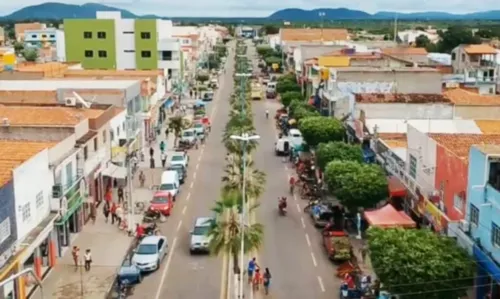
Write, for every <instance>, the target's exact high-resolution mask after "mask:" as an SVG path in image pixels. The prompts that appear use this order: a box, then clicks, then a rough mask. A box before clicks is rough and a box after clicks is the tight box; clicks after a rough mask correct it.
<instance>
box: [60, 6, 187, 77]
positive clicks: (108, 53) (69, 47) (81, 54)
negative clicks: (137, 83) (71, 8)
mask: <svg viewBox="0 0 500 299" xmlns="http://www.w3.org/2000/svg"><path fill="white" fill-rule="evenodd" d="M64 33H65V39H66V59H67V60H68V61H77V62H80V63H81V64H82V66H83V68H84V69H117V70H134V69H138V70H154V69H160V68H163V69H166V70H167V74H168V75H169V76H171V77H172V78H182V76H183V75H182V73H183V63H181V62H182V61H183V57H182V51H180V44H179V42H178V40H176V39H174V38H173V25H172V21H168V20H156V19H122V18H121V13H120V12H97V15H96V19H67V20H64Z"/></svg>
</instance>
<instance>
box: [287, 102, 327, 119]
mask: <svg viewBox="0 0 500 299" xmlns="http://www.w3.org/2000/svg"><path fill="white" fill-rule="evenodd" d="M309 107H311V108H313V109H312V110H311V109H310V108H306V107H305V106H301V107H299V108H297V109H295V110H294V112H293V118H295V120H297V121H300V120H301V119H305V118H310V117H319V116H321V114H319V112H318V111H316V110H314V107H312V106H310V105H309Z"/></svg>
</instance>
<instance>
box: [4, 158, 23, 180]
mask: <svg viewBox="0 0 500 299" xmlns="http://www.w3.org/2000/svg"><path fill="white" fill-rule="evenodd" d="M20 164H21V163H20V162H18V161H3V160H0V187H3V186H5V184H7V183H8V182H9V181H10V180H12V170H13V169H15V168H16V167H17V166H19V165H20Z"/></svg>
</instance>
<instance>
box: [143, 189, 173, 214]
mask: <svg viewBox="0 0 500 299" xmlns="http://www.w3.org/2000/svg"><path fill="white" fill-rule="evenodd" d="M150 204H151V205H150V206H149V208H150V209H151V210H154V211H159V212H161V213H162V214H163V215H165V216H170V212H171V211H172V209H173V208H174V200H173V197H172V195H171V194H170V192H166V191H158V192H156V193H155V195H154V196H153V200H151V203H150Z"/></svg>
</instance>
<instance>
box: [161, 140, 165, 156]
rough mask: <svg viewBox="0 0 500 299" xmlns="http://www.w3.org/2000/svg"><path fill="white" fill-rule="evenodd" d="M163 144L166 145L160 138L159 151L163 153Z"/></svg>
mask: <svg viewBox="0 0 500 299" xmlns="http://www.w3.org/2000/svg"><path fill="white" fill-rule="evenodd" d="M165 146H166V144H165V141H163V140H162V141H161V142H160V151H161V153H163V152H164V151H165Z"/></svg>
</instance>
